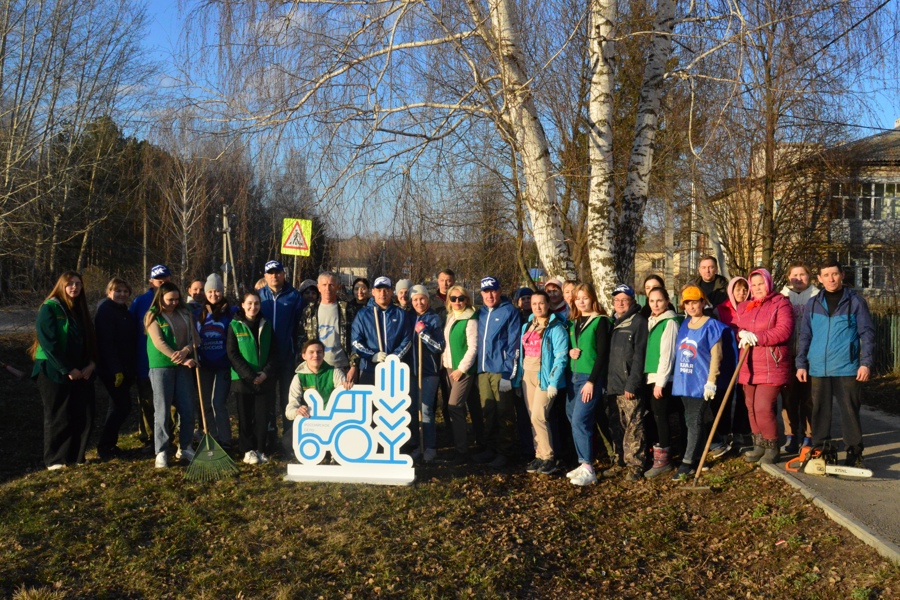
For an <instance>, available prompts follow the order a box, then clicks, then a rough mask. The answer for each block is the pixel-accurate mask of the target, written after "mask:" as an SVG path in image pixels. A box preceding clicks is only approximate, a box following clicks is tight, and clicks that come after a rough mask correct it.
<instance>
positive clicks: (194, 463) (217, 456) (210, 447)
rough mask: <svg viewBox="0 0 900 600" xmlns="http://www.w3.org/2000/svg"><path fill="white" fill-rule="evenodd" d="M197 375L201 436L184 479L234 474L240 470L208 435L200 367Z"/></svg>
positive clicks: (208, 478)
mask: <svg viewBox="0 0 900 600" xmlns="http://www.w3.org/2000/svg"><path fill="white" fill-rule="evenodd" d="M196 355H197V347H196V346H194V356H196ZM194 374H195V375H196V376H197V393H198V394H200V416H201V417H202V418H203V438H202V439H201V440H200V445H199V446H198V447H197V452H196V453H194V458H192V459H191V464H189V465H188V468H187V471H185V472H184V476H185V478H186V479H190V480H192V481H200V482H206V481H215V480H216V479H222V478H224V477H227V476H229V475H236V474H237V473H238V472H240V469H238V466H237V465H236V464H234V461H233V460H231V457H230V456H228V453H227V452H225V451H224V450H223V449H222V447H221V446H220V445H219V444H218V442H216V440H215V439H213V436H211V435H209V433H208V432H209V428H208V427H207V426H206V409H204V408H203V387H202V386H201V385H200V368H199V367H197V368H195V369H194Z"/></svg>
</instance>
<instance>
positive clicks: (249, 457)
mask: <svg viewBox="0 0 900 600" xmlns="http://www.w3.org/2000/svg"><path fill="white" fill-rule="evenodd" d="M244 462H245V463H247V464H248V465H258V464H259V456H258V455H257V454H256V451H254V450H248V451H247V452H245V453H244Z"/></svg>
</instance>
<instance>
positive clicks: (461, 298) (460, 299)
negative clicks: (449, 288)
mask: <svg viewBox="0 0 900 600" xmlns="http://www.w3.org/2000/svg"><path fill="white" fill-rule="evenodd" d="M466 300H468V298H466V297H465V296H450V302H465V301H466Z"/></svg>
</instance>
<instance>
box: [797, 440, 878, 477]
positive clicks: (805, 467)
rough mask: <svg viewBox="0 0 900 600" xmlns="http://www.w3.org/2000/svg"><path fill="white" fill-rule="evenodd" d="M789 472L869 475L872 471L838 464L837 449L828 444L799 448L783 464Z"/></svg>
mask: <svg viewBox="0 0 900 600" xmlns="http://www.w3.org/2000/svg"><path fill="white" fill-rule="evenodd" d="M784 468H785V469H786V470H787V471H790V472H791V473H806V474H808V475H843V476H846V477H871V476H872V471H870V470H869V469H861V468H859V467H845V466H844V465H840V464H838V461H837V450H836V449H835V448H834V447H833V446H831V445H830V444H826V445H825V447H824V448H813V447H812V446H804V447H803V448H801V449H800V455H799V456H797V457H796V458H793V459H791V460H789V461H788V462H787V464H785V465H784Z"/></svg>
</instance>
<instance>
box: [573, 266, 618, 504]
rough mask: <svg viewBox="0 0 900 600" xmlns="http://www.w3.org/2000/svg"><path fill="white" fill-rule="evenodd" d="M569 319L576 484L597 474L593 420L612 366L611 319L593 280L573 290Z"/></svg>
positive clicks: (595, 479) (592, 481)
mask: <svg viewBox="0 0 900 600" xmlns="http://www.w3.org/2000/svg"><path fill="white" fill-rule="evenodd" d="M569 316H570V320H569V344H570V346H571V350H569V374H568V377H569V383H568V385H567V386H566V392H567V398H566V416H568V417H569V422H570V423H571V424H572V438H573V439H574V440H575V451H576V452H577V453H578V467H576V468H575V469H574V470H572V471H569V473H567V477H568V478H569V481H571V482H572V484H573V485H579V486H583V485H591V484H593V483H595V482H596V481H597V476H596V475H595V474H594V467H593V461H594V423H595V413H596V411H597V399H598V398H602V397H603V395H604V393H605V389H606V371H607V368H608V366H609V330H610V323H611V322H610V320H609V318H607V316H606V311H605V310H603V307H602V306H600V301H599V300H598V299H597V292H596V291H595V290H594V286H593V285H591V284H590V283H580V284H578V285H576V286H575V288H574V290H572V311H571V313H570V315H569Z"/></svg>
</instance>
